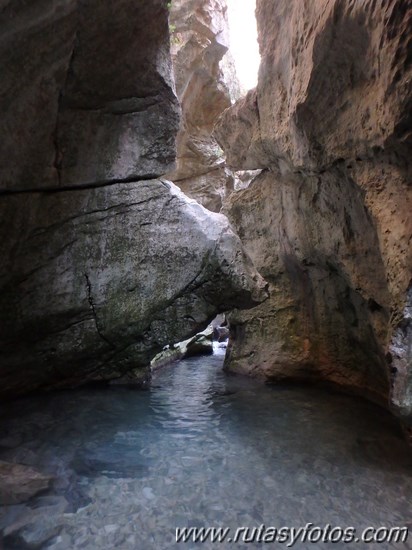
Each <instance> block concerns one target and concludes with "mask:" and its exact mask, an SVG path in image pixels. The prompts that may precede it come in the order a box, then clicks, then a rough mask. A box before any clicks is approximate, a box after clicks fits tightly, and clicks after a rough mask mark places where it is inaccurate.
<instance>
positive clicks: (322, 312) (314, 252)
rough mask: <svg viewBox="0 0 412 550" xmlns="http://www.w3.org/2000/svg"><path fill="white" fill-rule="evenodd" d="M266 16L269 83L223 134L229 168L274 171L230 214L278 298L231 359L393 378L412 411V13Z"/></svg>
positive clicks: (398, 2)
mask: <svg viewBox="0 0 412 550" xmlns="http://www.w3.org/2000/svg"><path fill="white" fill-rule="evenodd" d="M257 18H258V27H259V41H260V49H261V53H262V65H261V68H260V73H259V83H258V87H257V89H256V90H255V91H252V92H250V93H249V94H248V95H247V96H246V98H244V99H243V100H241V101H240V102H238V103H237V104H236V105H235V106H234V107H233V108H232V109H229V110H228V111H226V112H225V114H224V115H223V117H222V119H221V122H220V125H219V127H218V129H217V132H216V135H217V138H218V140H219V142H220V144H221V145H222V147H223V148H224V150H225V153H226V154H227V159H228V164H229V165H230V166H231V167H233V168H235V169H244V170H248V169H263V170H265V172H264V173H263V174H262V175H261V176H259V177H258V178H257V179H256V180H255V181H254V183H253V184H252V186H251V187H250V188H249V189H246V190H244V191H242V192H240V193H239V194H237V195H235V196H232V197H231V205H229V206H228V210H229V213H230V216H231V218H232V220H233V221H234V223H235V225H236V227H237V228H238V231H239V234H240V235H241V238H242V240H243V242H244V243H245V244H246V247H247V249H248V250H249V252H250V253H251V254H252V256H253V259H254V260H255V263H256V265H257V267H258V268H259V269H260V271H261V273H262V275H264V276H265V277H266V278H267V279H268V280H269V281H270V282H271V298H270V300H269V301H267V302H265V304H263V305H262V306H260V307H258V308H257V309H255V310H251V311H250V312H249V313H247V314H246V315H242V314H239V315H234V316H233V318H232V348H231V355H230V357H229V358H228V361H227V366H228V368H230V369H233V370H236V371H239V370H240V371H242V372H255V373H256V374H259V375H264V376H265V377H267V378H268V379H272V380H278V379H282V378H289V379H290V378H293V379H305V380H307V379H316V380H326V381H333V382H336V383H338V384H340V385H343V386H345V387H346V388H348V389H350V388H351V389H354V390H357V391H362V392H366V393H367V394H369V395H370V396H371V397H374V398H376V399H380V398H381V399H383V400H385V399H386V398H387V394H388V391H389V386H390V385H391V384H392V385H394V387H395V388H399V387H400V388H402V389H401V390H399V389H397V390H396V392H395V393H394V394H393V397H392V401H393V403H392V404H393V406H394V407H395V408H396V410H397V411H398V412H400V414H402V416H403V417H404V418H408V417H409V418H411V413H412V403H411V399H410V395H411V393H410V389H409V390H407V389H406V388H407V387H408V384H409V385H410V382H408V380H410V374H407V373H410V372H411V369H412V366H411V347H410V334H409V333H410V330H409V328H408V327H409V323H410V321H409V318H408V317H409V316H410V313H409V309H408V307H406V301H407V292H408V288H409V286H410V281H411V274H412V247H411V235H412V216H411V211H412V194H411V159H412V130H411V127H412V124H411V123H412V120H411V106H412V32H411V29H412V6H411V4H410V2H407V1H403V0H392V1H389V2H385V3H381V2H375V1H373V0H370V1H369V0H365V1H362V2H358V1H346V0H334V1H326V0H320V1H319V2H310V1H301V0H294V1H290V0H287V1H286V0H285V1H279V2H271V1H270V0H258V3H257ZM391 342H392V343H391Z"/></svg>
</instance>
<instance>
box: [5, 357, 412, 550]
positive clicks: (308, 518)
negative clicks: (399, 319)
mask: <svg viewBox="0 0 412 550" xmlns="http://www.w3.org/2000/svg"><path fill="white" fill-rule="evenodd" d="M222 354H223V351H218V352H217V353H216V354H215V355H213V356H210V357H202V358H192V359H186V360H184V361H182V362H181V363H179V364H177V365H174V366H172V367H168V368H166V369H163V370H161V371H160V372H158V373H156V375H155V376H154V379H153V384H152V386H151V387H150V388H149V389H148V390H146V391H136V390H131V389H120V388H117V389H90V388H87V389H82V390H77V391H72V392H59V393H54V394H50V395H47V396H37V397H31V398H25V399H21V400H18V401H15V402H14V403H10V404H7V405H3V406H2V409H1V420H0V459H3V460H7V461H14V462H19V463H23V464H29V465H33V466H35V467H37V468H38V469H40V470H42V471H44V472H47V473H51V474H53V475H54V476H55V482H54V486H53V488H52V489H51V490H50V491H49V492H48V493H47V494H45V495H41V496H39V497H36V498H34V499H32V500H31V501H30V502H29V503H26V504H24V505H16V506H8V507H3V508H2V509H0V528H1V529H5V528H7V526H10V525H13V524H14V525H18V526H20V532H21V533H22V534H23V535H22V536H20V538H19V536H16V535H14V538H13V537H11V538H9V539H7V540H6V541H3V543H0V548H1V547H2V546H1V544H3V548H4V549H5V550H8V548H19V549H22V548H25V544H28V545H29V547H32V548H35V547H37V548H39V547H40V548H44V549H47V550H75V549H84V550H100V549H104V550H110V549H112V548H113V549H114V548H116V549H119V550H151V549H153V550H162V549H164V550H168V549H169V548H172V547H176V548H179V547H181V548H203V549H208V548H270V547H272V548H273V547H276V548H281V547H283V548H286V544H283V545H280V544H279V545H275V544H265V543H261V542H254V543H248V544H244V543H242V542H237V543H229V542H224V543H221V544H212V543H211V542H210V541H209V542H205V543H202V544H200V543H199V544H195V543H193V542H192V543H179V544H176V542H175V529H176V527H188V526H189V527H202V526H204V527H219V526H223V527H230V528H231V529H232V530H233V531H232V532H235V530H236V528H238V527H250V528H252V527H259V526H261V525H262V524H264V525H265V526H266V527H271V526H273V527H281V526H289V527H296V528H298V527H300V526H305V525H306V524H307V523H308V522H311V523H313V524H315V525H317V526H322V527H323V526H325V525H326V524H330V525H331V526H333V527H335V526H340V527H347V526H353V527H356V528H357V530H358V531H359V532H360V531H361V530H362V529H363V528H365V527H367V526H374V527H378V526H382V525H383V526H388V527H389V526H404V525H407V526H409V527H412V461H411V453H410V449H408V448H407V446H406V444H405V442H404V440H403V439H402V436H401V433H400V430H399V428H398V427H397V424H396V422H395V421H394V419H393V418H392V417H391V416H390V415H389V414H387V413H386V412H385V411H383V410H381V409H380V408H378V407H376V406H374V405H372V404H370V403H368V402H366V401H362V400H360V399H357V398H354V397H348V396H344V395H340V394H337V393H331V392H328V391H324V390H320V389H315V388H299V387H268V386H264V385H262V384H260V383H256V382H253V381H251V380H248V379H243V378H238V377H234V376H227V375H225V374H224V373H223V372H222V370H221V366H222V361H223V355H222ZM13 532H14V533H16V532H17V533H18V532H19V531H18V529H17V531H16V529H15V530H14V531H13ZM16 537H17V538H16ZM36 537H37V538H36ZM411 538H412V534H411ZM16 541H17V542H16ZM39 541H43V542H41V543H40V542H39ZM13 543H14V546H13ZM30 544H31V546H30ZM36 544H37V546H36ZM293 547H294V548H298V549H300V548H302V549H307V548H372V549H373V548H376V549H378V548H380V549H384V548H411V547H412V546H411V545H410V542H407V543H396V544H389V543H383V544H378V543H371V544H367V545H366V544H363V543H358V544H355V543H352V544H344V543H335V544H332V543H321V542H319V543H315V544H309V543H300V542H297V543H296V544H295V545H294V546H293Z"/></svg>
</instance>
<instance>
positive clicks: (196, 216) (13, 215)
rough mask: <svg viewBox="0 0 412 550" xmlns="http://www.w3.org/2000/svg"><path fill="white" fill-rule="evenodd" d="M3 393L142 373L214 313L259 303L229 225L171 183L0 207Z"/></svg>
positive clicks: (17, 199)
mask: <svg viewBox="0 0 412 550" xmlns="http://www.w3.org/2000/svg"><path fill="white" fill-rule="evenodd" d="M1 210H2V212H1V216H0V220H1V227H0V232H1V234H3V235H5V234H7V236H8V238H7V239H3V240H2V241H1V244H0V247H1V255H2V258H3V259H4V261H3V263H2V269H1V274H0V322H1V326H2V332H1V342H0V388H1V390H0V392H1V394H2V395H8V396H9V395H13V394H16V393H22V392H26V391H30V390H33V389H36V388H51V387H65V386H76V385H79V384H82V383H85V382H87V381H90V380H109V379H116V378H121V377H122V376H123V375H125V374H126V373H129V372H130V371H133V370H136V375H137V376H140V375H141V372H142V371H141V369H142V368H144V367H147V366H148V365H149V362H150V360H151V358H152V357H153V356H154V355H155V354H156V353H157V352H158V351H159V350H161V349H162V348H163V347H164V346H165V345H166V344H167V343H169V342H177V341H181V340H183V339H184V338H186V337H188V336H190V335H193V334H195V333H197V332H199V330H201V329H203V328H204V326H205V325H207V323H208V322H210V321H211V320H212V319H213V318H214V317H215V316H216V314H217V313H218V312H220V311H224V310H227V309H230V308H233V307H250V306H252V305H254V304H256V303H258V302H259V301H261V300H262V299H263V298H264V297H265V291H264V290H263V289H264V285H265V283H264V282H263V280H262V278H261V277H260V276H259V275H258V274H257V272H256V271H255V269H254V268H253V266H252V264H251V262H250V260H249V258H248V257H247V256H246V255H245V254H244V252H243V249H242V245H241V243H240V240H239V238H238V237H237V236H236V235H235V234H234V233H233V231H232V229H231V228H230V226H229V223H228V220H227V219H226V218H225V216H223V215H221V214H213V213H211V212H209V211H207V210H206V209H204V208H203V207H202V206H200V205H199V204H197V203H196V202H195V201H193V200H191V199H188V198H187V197H186V196H185V195H184V194H183V193H181V192H180V190H179V189H178V188H177V187H176V186H174V185H173V184H172V183H171V182H167V181H162V180H151V181H140V182H135V183H128V184H117V185H109V186H105V187H98V188H95V189H87V190H74V191H64V192H59V193H30V194H23V195H10V196H7V197H5V198H4V199H3V200H2V202H1Z"/></svg>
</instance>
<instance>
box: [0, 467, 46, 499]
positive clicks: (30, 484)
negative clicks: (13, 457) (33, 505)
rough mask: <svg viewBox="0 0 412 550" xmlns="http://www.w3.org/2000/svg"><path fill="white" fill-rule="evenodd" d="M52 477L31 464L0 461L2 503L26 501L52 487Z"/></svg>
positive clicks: (0, 497) (0, 495)
mask: <svg viewBox="0 0 412 550" xmlns="http://www.w3.org/2000/svg"><path fill="white" fill-rule="evenodd" d="M52 479H53V478H52V477H51V476H49V475H46V474H43V473H41V472H39V471H38V470H36V469H35V468H32V467H30V466H24V465H23V464H12V463H9V462H4V461H3V460H1V461H0V505H2V506H4V505H10V504H19V503H22V502H26V501H27V500H29V499H30V498H31V497H33V496H35V495H37V494H38V493H40V492H41V491H44V490H46V489H48V488H49V487H50V484H51V481H52Z"/></svg>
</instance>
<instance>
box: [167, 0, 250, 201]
mask: <svg viewBox="0 0 412 550" xmlns="http://www.w3.org/2000/svg"><path fill="white" fill-rule="evenodd" d="M170 27H171V51H172V60H173V67H174V74H175V80H176V92H177V96H178V98H179V101H180V103H181V107H182V118H181V124H180V129H179V132H178V134H177V158H176V169H175V170H174V171H172V172H171V173H169V174H168V177H169V178H170V179H171V180H172V181H174V182H175V183H176V184H177V185H179V187H180V188H181V189H182V190H183V191H184V192H185V193H187V194H188V195H189V196H190V197H193V198H195V199H196V200H197V201H199V202H200V203H201V204H203V205H204V206H206V207H207V208H209V209H210V210H212V211H215V212H219V210H220V209H221V207H222V201H223V200H224V198H225V196H226V195H227V194H228V193H229V192H230V190H231V189H232V188H233V176H232V174H231V173H230V172H229V171H228V170H227V169H226V166H225V159H224V155H223V152H222V150H221V148H220V147H219V145H218V143H217V142H216V139H215V138H214V137H213V135H212V132H213V128H214V126H215V124H216V121H217V119H218V117H219V115H220V114H221V113H222V112H223V111H224V110H225V109H227V108H228V107H230V106H231V104H232V103H233V102H234V100H235V99H238V97H239V95H240V94H239V84H238V81H237V78H236V72H235V68H234V62H233V60H232V58H231V55H230V53H229V52H228V48H229V32H228V20H227V7H226V2H225V1H224V0H189V1H187V0H185V1H183V0H173V2H171V7H170Z"/></svg>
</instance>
